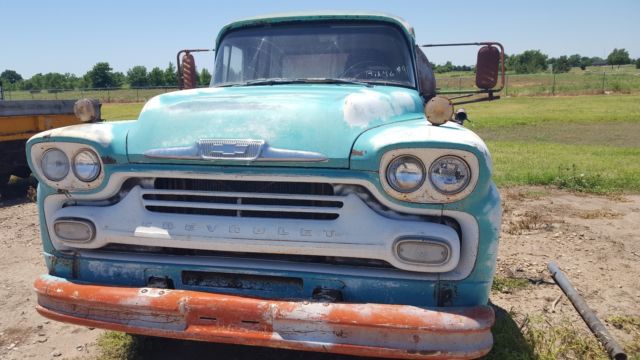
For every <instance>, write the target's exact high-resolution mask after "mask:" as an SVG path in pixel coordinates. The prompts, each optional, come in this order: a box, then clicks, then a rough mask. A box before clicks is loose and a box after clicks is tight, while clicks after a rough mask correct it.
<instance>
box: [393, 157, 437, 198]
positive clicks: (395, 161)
mask: <svg viewBox="0 0 640 360" xmlns="http://www.w3.org/2000/svg"><path fill="white" fill-rule="evenodd" d="M403 160H404V163H405V164H406V163H410V162H414V164H415V165H417V167H418V168H419V170H420V171H421V172H422V178H421V179H420V181H418V182H416V184H415V185H414V186H413V187H411V188H409V189H402V188H401V187H402V186H401V185H400V184H398V181H401V180H398V178H397V174H396V173H395V172H396V171H394V166H395V165H399V164H400V163H401V162H403ZM395 170H397V167H395ZM394 178H395V180H394ZM426 178H427V169H426V167H425V166H424V163H423V162H422V160H420V159H419V158H417V157H415V156H413V155H401V156H398V157H396V158H395V159H393V160H391V161H390V162H389V164H387V171H386V179H387V183H388V184H389V186H391V187H392V188H393V189H394V190H395V191H397V192H400V193H403V194H407V193H412V192H414V191H416V190H418V189H419V188H420V187H421V186H422V184H424V182H425V181H426ZM394 182H395V183H394Z"/></svg>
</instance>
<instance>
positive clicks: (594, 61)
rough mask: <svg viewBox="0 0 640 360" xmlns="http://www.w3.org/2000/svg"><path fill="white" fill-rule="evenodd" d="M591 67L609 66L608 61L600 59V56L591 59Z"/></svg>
mask: <svg viewBox="0 0 640 360" xmlns="http://www.w3.org/2000/svg"><path fill="white" fill-rule="evenodd" d="M591 65H593V66H602V65H607V60H605V59H603V58H601V57H599V56H594V57H592V58H591Z"/></svg>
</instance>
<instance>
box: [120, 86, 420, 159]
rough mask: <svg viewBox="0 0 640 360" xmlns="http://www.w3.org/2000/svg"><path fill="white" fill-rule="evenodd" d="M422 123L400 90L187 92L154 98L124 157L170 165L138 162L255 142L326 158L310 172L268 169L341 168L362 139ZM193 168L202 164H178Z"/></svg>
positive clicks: (410, 96)
mask: <svg viewBox="0 0 640 360" xmlns="http://www.w3.org/2000/svg"><path fill="white" fill-rule="evenodd" d="M422 116H423V115H422V100H421V99H420V97H419V95H418V93H417V91H415V90H412V89H405V88H401V87H388V86H375V87H364V86H360V85H353V86H352V85H334V84H320V85H319V84H310V85H306V84H305V85H269V86H244V87H227V88H208V89H194V90H186V91H179V92H174V93H169V94H164V95H160V96H157V97H155V98H153V99H151V100H150V101H149V102H148V103H147V104H146V105H145V106H144V108H143V110H142V112H141V114H140V118H139V120H138V121H137V122H136V123H135V124H133V126H132V128H131V131H130V132H129V136H128V154H129V158H130V160H131V161H132V162H145V163H152V162H173V163H176V162H178V161H176V160H167V159H151V158H148V157H145V156H144V155H143V154H144V152H145V151H147V150H149V149H158V148H164V147H167V148H168V147H180V146H190V145H193V144H195V143H196V142H197V141H198V140H200V139H254V140H264V141H266V142H267V143H268V144H269V145H270V146H272V147H276V148H281V149H289V150H304V151H312V152H317V153H321V154H324V155H326V156H327V157H328V158H329V160H328V162H324V163H316V164H311V163H307V164H298V163H270V164H269V165H279V166H283V165H284V166H286V165H291V166H318V167H345V168H346V167H348V163H349V156H350V153H351V147H352V145H353V143H354V141H355V139H356V138H357V137H358V136H359V135H360V134H361V133H362V132H364V131H366V130H367V129H370V128H373V127H376V126H379V125H383V124H386V123H391V122H396V121H404V120H411V119H416V118H420V117H422ZM179 162H180V163H183V161H179ZM194 162H196V163H201V162H202V161H200V160H190V161H185V162H184V163H194ZM229 162H230V160H226V162H225V164H228V163H229ZM213 163H214V162H212V164H213ZM215 164H223V162H222V161H215ZM256 165H257V164H256ZM260 165H264V164H260Z"/></svg>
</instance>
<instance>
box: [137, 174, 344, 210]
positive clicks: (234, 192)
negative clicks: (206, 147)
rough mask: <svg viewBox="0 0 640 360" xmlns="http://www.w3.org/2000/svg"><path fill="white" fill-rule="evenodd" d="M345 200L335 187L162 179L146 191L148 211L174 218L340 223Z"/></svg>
mask: <svg viewBox="0 0 640 360" xmlns="http://www.w3.org/2000/svg"><path fill="white" fill-rule="evenodd" d="M341 199H342V196H336V195H335V193H334V190H333V186H332V185H331V184H326V183H302V182H278V181H236V180H205V179H173V178H158V179H155V181H154V186H153V189H145V190H144V191H143V195H142V200H143V203H144V206H145V208H146V209H147V210H149V211H153V212H160V213H171V214H193V215H212V216H229V217H258V218H284V219H311V220H334V219H337V218H338V217H339V216H340V214H339V209H340V208H342V206H343V202H342V200H341Z"/></svg>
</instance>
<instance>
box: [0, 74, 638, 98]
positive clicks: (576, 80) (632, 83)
mask: <svg viewBox="0 0 640 360" xmlns="http://www.w3.org/2000/svg"><path fill="white" fill-rule="evenodd" d="M436 79H437V80H436V84H437V86H438V88H439V89H440V90H443V91H446V90H466V89H473V88H474V86H475V77H474V76H469V75H462V76H436ZM505 80H506V81H505V88H504V89H503V90H502V95H503V96H553V95H592V94H606V93H636V92H640V72H634V73H608V72H606V71H603V72H602V73H598V72H593V71H591V72H585V73H565V74H549V73H543V74H524V75H515V74H512V75H507V76H506V79H505ZM176 90H178V88H177V87H166V86H163V87H145V88H103V89H74V90H63V89H46V90H30V91H28V90H5V92H4V98H5V100H55V99H60V100H71V99H80V98H94V99H100V101H102V102H103V103H113V102H145V101H147V100H149V99H150V98H152V97H154V96H156V95H159V94H163V93H166V92H170V91H176Z"/></svg>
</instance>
